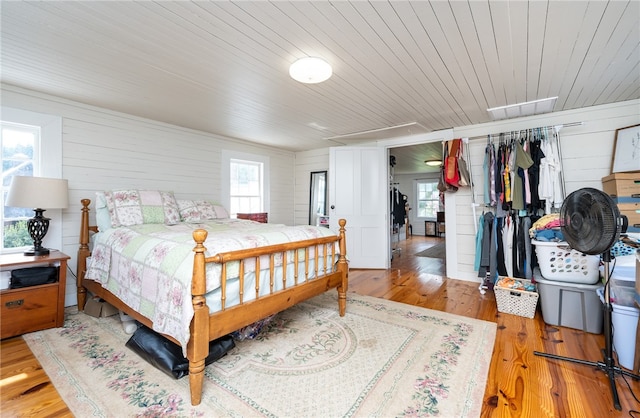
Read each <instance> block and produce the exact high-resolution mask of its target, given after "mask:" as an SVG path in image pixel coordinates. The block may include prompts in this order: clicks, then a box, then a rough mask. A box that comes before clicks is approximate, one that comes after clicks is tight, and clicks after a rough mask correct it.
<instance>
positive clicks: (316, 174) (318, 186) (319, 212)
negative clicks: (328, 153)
mask: <svg viewBox="0 0 640 418" xmlns="http://www.w3.org/2000/svg"><path fill="white" fill-rule="evenodd" d="M328 219H329V218H328V217H327V172H326V171H313V172H312V173H311V192H310V194H309V225H322V226H325V225H326V226H328V222H327V221H328Z"/></svg>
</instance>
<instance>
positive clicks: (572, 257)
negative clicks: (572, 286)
mask: <svg viewBox="0 0 640 418" xmlns="http://www.w3.org/2000/svg"><path fill="white" fill-rule="evenodd" d="M531 244H533V245H535V247H536V255H537V256H538V264H539V265H540V272H541V273H542V277H544V278H545V279H547V280H555V281H558V282H568V283H580V284H594V283H596V282H597V281H598V279H599V275H600V274H599V266H600V256H598V255H587V254H583V253H581V252H580V251H577V250H574V249H572V248H571V247H569V244H567V243H566V242H564V241H563V242H545V241H536V240H532V241H531Z"/></svg>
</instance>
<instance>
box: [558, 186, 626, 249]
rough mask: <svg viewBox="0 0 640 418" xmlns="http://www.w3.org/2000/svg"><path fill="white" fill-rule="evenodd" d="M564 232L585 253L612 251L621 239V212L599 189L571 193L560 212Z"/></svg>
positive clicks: (574, 247)
mask: <svg viewBox="0 0 640 418" xmlns="http://www.w3.org/2000/svg"><path fill="white" fill-rule="evenodd" d="M560 220H561V228H562V233H563V235H564V238H565V240H566V241H567V242H568V243H569V245H570V246H571V248H573V249H576V250H578V251H580V252H583V253H585V254H591V255H594V254H602V253H604V252H606V251H609V250H610V249H611V247H613V245H614V244H615V242H616V241H617V240H618V238H619V236H620V211H619V210H618V206H617V205H616V204H615V202H614V201H613V199H611V197H610V196H609V195H608V194H606V193H604V192H602V191H600V190H597V189H593V188H589V187H586V188H582V189H579V190H576V191H575V192H573V193H571V194H570V195H569V196H567V198H566V199H565V201H564V203H563V204H562V208H561V209H560Z"/></svg>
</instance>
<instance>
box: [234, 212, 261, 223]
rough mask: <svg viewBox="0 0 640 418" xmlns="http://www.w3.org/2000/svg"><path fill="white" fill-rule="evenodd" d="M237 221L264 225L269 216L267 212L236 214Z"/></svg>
mask: <svg viewBox="0 0 640 418" xmlns="http://www.w3.org/2000/svg"><path fill="white" fill-rule="evenodd" d="M236 216H237V217H238V219H249V220H251V221H256V222H262V223H263V224H266V223H267V222H268V218H269V214H268V213H267V212H260V213H237V214H236Z"/></svg>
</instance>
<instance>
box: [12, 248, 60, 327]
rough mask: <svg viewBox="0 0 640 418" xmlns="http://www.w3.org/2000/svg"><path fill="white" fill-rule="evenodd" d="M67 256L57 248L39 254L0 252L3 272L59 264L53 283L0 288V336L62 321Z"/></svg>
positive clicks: (57, 323) (53, 325)
mask: <svg viewBox="0 0 640 418" xmlns="http://www.w3.org/2000/svg"><path fill="white" fill-rule="evenodd" d="M70 258H71V257H69V256H68V255H66V254H63V253H61V252H59V251H51V253H50V254H49V255H42V256H25V255H23V254H22V253H18V254H1V255H0V270H2V271H3V272H4V271H11V270H15V269H19V268H28V267H39V266H55V267H57V268H58V281H57V282H55V283H49V284H42V285H37V286H30V287H23V288H20V289H5V290H2V291H0V312H1V314H2V315H1V316H0V338H3V339H4V338H8V337H13V336H16V335H20V334H25V333H27V332H33V331H39V330H42V329H47V328H54V327H61V326H63V325H64V294H65V286H66V283H67V260H69V259H70Z"/></svg>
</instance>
